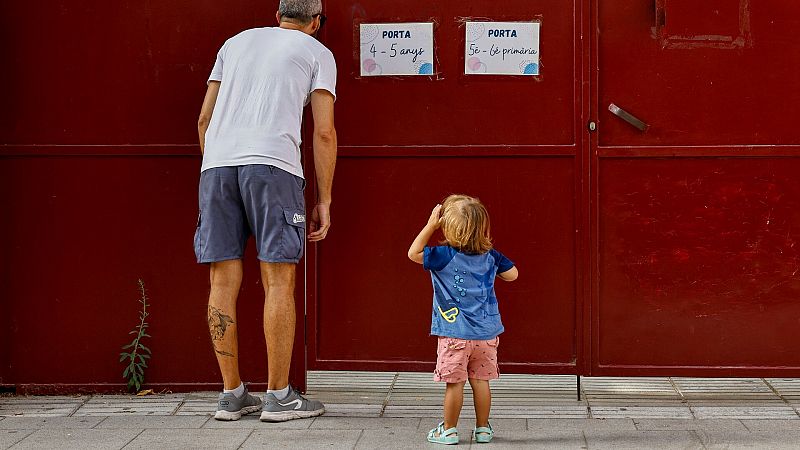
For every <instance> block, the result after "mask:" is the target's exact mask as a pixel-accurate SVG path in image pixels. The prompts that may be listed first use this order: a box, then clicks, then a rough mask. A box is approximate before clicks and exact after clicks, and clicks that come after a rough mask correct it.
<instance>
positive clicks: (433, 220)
mask: <svg viewBox="0 0 800 450" xmlns="http://www.w3.org/2000/svg"><path fill="white" fill-rule="evenodd" d="M441 213H442V205H436V206H435V207H434V208H433V211H431V216H430V217H429V218H428V226H429V227H431V228H433V229H434V230H438V229H439V227H440V226H441V225H442V218H441Z"/></svg>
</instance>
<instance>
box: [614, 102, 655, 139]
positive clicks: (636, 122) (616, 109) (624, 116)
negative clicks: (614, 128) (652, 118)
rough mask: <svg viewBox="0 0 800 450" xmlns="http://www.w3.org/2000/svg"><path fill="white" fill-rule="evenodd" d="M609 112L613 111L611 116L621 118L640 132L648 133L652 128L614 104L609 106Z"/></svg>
mask: <svg viewBox="0 0 800 450" xmlns="http://www.w3.org/2000/svg"><path fill="white" fill-rule="evenodd" d="M608 110H609V111H611V114H614V115H615V116H617V117H619V118H620V119H622V120H624V121H625V122H628V123H629V124H631V125H632V126H634V127H636V128H637V129H638V130H639V131H642V132H644V131H647V129H648V128H650V125H648V124H646V123H644V122H643V121H642V120H640V119H639V118H637V117H636V116H634V115H633V114H631V113H629V112H628V111H625V110H624V109H622V108H620V107H619V106H617V105H615V104H613V103H612V104H610V105H608Z"/></svg>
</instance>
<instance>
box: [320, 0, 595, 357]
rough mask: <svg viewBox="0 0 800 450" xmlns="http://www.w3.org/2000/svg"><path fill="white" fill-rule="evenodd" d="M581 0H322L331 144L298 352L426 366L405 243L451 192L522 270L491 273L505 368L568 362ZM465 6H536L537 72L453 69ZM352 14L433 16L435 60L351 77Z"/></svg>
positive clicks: (574, 314) (520, 11) (423, 288)
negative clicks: (325, 216)
mask: <svg viewBox="0 0 800 450" xmlns="http://www.w3.org/2000/svg"><path fill="white" fill-rule="evenodd" d="M581 11H582V5H581V2H577V1H576V2H547V1H543V0H535V1H530V0H513V1H506V2H489V1H484V2H463V1H456V0H446V1H437V2H429V1H412V2H386V1H380V0H365V1H359V2H329V3H328V4H327V15H328V18H329V20H328V25H326V27H327V30H326V31H325V34H324V36H323V39H324V41H325V42H326V44H327V45H328V46H329V47H330V48H331V50H332V51H333V53H334V54H335V55H336V56H337V62H338V66H339V81H338V95H339V99H338V101H337V104H336V108H337V109H336V114H337V119H336V120H337V129H338V131H339V137H340V141H339V144H340V158H339V162H338V166H337V170H336V183H335V195H334V198H335V202H334V205H333V228H332V229H331V232H330V235H329V238H328V239H327V240H326V241H325V242H323V243H322V244H321V245H319V246H318V247H317V249H316V252H315V253H314V254H312V257H311V258H310V259H309V261H310V262H313V264H314V266H315V273H316V278H315V279H314V280H310V281H311V282H312V284H311V285H310V286H309V293H310V295H313V296H310V297H309V330H314V333H313V335H309V367H310V368H313V369H366V370H375V369H385V370H410V369H415V370H430V369H431V368H432V367H433V363H434V362H435V341H434V340H433V339H432V338H429V337H428V334H429V331H430V314H431V312H430V311H431V288H430V280H429V276H428V275H427V274H426V272H424V271H423V270H422V269H421V268H420V267H419V266H417V265H415V264H413V263H411V262H409V261H408V260H407V259H406V257H405V255H406V250H407V248H408V245H409V244H410V242H411V240H412V239H413V238H414V236H415V235H416V233H417V232H418V231H419V228H420V227H421V226H422V225H423V224H424V221H425V220H426V218H427V216H428V214H429V211H430V209H431V208H432V207H433V205H435V204H436V203H437V202H439V201H441V200H442V199H443V198H444V197H445V196H447V195H448V194H450V193H453V192H463V193H468V194H470V195H474V196H477V197H480V198H481V199H482V200H483V201H484V202H485V203H486V206H487V208H488V210H489V213H490V215H491V216H492V220H493V224H492V230H493V233H494V236H495V238H496V246H497V247H498V248H499V249H501V250H502V251H503V252H505V253H506V254H507V255H509V257H511V258H512V259H513V260H515V262H516V263H517V264H518V266H519V268H520V270H521V273H522V275H521V276H520V279H519V280H518V281H517V282H515V283H513V284H503V285H501V286H499V288H498V296H499V298H500V301H501V310H502V314H503V321H504V322H505V325H506V329H507V332H506V334H505V335H504V338H505V339H504V340H503V345H502V347H503V349H502V355H503V358H502V359H503V360H504V361H505V362H506V363H505V364H504V370H507V371H523V372H539V373H577V372H578V371H579V370H580V367H579V363H578V361H579V360H580V358H581V356H582V354H583V350H582V347H581V346H582V342H583V340H582V337H583V335H582V331H581V330H582V327H581V326H579V324H581V323H582V318H583V316H582V313H583V311H582V307H583V304H584V303H583V301H582V298H583V292H584V289H583V282H584V280H585V278H584V277H583V274H584V273H585V266H584V265H583V261H585V258H584V257H583V256H582V255H583V250H584V245H583V244H582V241H583V239H584V238H587V236H586V233H585V232H583V230H585V228H584V226H583V225H582V222H583V221H584V220H588V217H586V216H584V215H583V208H581V207H580V205H581V204H582V201H583V200H584V199H585V198H586V196H585V195H584V194H583V192H582V189H583V186H584V184H583V180H584V170H585V167H586V166H585V162H586V160H585V158H584V153H583V152H582V151H581V149H582V148H583V147H582V142H583V136H584V133H585V131H584V130H585V128H584V123H583V121H582V119H581V115H582V111H583V110H584V108H583V104H582V101H583V99H584V98H585V96H584V94H583V92H582V89H583V86H584V85H583V84H582V83H581V80H583V79H584V73H583V70H584V67H585V66H584V65H583V62H582V55H583V54H584V49H583V48H582V42H583V41H581V39H580V36H581V34H582V31H583V30H581V17H582V13H581ZM467 17H488V18H491V19H493V20H532V19H536V18H540V19H541V20H542V30H546V31H543V35H546V38H543V39H542V44H541V55H542V60H541V61H542V64H541V66H542V75H541V77H540V78H538V79H532V78H522V77H499V76H488V77H469V76H465V75H464V74H463V68H464V61H463V57H464V41H465V38H464V19H465V18H467ZM361 21H363V22H386V21H389V22H420V21H434V22H435V23H436V25H435V33H434V34H435V46H436V52H437V55H436V65H435V68H434V70H435V72H436V73H437V75H435V76H433V77H419V78H397V77H394V78H359V77H358V74H359V66H358V61H357V59H356V58H357V52H356V49H357V48H358V47H357V46H358V43H357V36H358V34H357V33H356V32H355V28H354V27H355V26H356V25H357V23H358V22H361ZM587 239H588V238H587Z"/></svg>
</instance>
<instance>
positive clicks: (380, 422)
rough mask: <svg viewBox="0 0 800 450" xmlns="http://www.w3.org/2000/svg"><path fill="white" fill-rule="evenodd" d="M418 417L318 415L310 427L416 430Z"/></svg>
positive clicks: (324, 428)
mask: <svg viewBox="0 0 800 450" xmlns="http://www.w3.org/2000/svg"><path fill="white" fill-rule="evenodd" d="M419 422H420V419H418V418H399V417H380V418H379V417H325V416H323V417H318V418H317V419H316V420H315V421H314V423H312V424H311V427H310V428H311V429H312V430H313V429H322V430H379V429H389V428H391V429H403V428H409V429H413V430H416V429H417V428H418V427H419Z"/></svg>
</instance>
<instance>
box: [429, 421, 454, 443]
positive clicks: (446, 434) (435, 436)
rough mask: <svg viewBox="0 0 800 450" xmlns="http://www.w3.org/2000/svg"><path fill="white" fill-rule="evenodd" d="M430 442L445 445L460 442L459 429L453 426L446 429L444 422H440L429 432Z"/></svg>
mask: <svg viewBox="0 0 800 450" xmlns="http://www.w3.org/2000/svg"><path fill="white" fill-rule="evenodd" d="M428 442H433V443H434V444H445V445H455V444H458V429H457V428H456V427H453V428H449V429H447V430H445V429H444V422H439V425H436V428H434V429H432V430H431V431H429V432H428Z"/></svg>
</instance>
